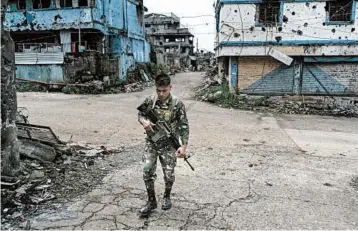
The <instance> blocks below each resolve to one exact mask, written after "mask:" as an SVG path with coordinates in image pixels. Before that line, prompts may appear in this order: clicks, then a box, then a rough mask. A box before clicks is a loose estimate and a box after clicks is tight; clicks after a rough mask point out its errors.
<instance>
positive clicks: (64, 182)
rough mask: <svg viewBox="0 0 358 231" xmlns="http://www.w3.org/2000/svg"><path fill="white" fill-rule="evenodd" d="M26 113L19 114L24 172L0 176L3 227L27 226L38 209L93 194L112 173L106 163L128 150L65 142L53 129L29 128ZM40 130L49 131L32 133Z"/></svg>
mask: <svg viewBox="0 0 358 231" xmlns="http://www.w3.org/2000/svg"><path fill="white" fill-rule="evenodd" d="M23 111H24V109H23V108H21V110H19V111H18V113H17V119H18V120H17V121H18V124H19V131H20V132H19V133H18V140H19V141H20V142H19V146H20V147H19V148H20V157H21V171H20V173H19V174H18V176H16V177H10V176H4V175H3V176H1V208H2V225H4V224H7V225H8V224H18V223H19V222H25V221H26V217H27V216H28V215H29V214H33V213H34V212H36V211H38V209H39V207H38V206H39V205H41V206H44V207H46V206H50V204H47V203H46V202H51V201H53V202H52V203H55V202H56V203H60V202H65V201H67V200H69V199H70V198H72V197H75V196H77V195H80V194H82V193H84V192H86V191H89V190H91V189H92V188H93V187H95V186H96V185H97V184H98V183H99V182H100V181H101V180H102V178H103V177H104V176H105V175H106V174H107V172H108V170H109V169H107V168H106V165H104V162H103V161H104V159H105V158H106V157H107V156H110V155H114V154H118V153H121V152H123V151H124V148H125V147H105V146H95V145H90V144H86V143H84V142H82V143H74V142H69V143H66V142H62V141H61V140H59V139H58V138H57V136H56V135H55V134H54V133H53V131H52V130H51V128H48V127H45V126H39V125H33V124H29V123H28V117H27V116H26V115H24V114H23ZM25 121H27V123H23V122H25ZM39 127H40V128H48V129H49V130H47V132H44V130H43V129H33V128H39ZM24 134H27V135H28V136H27V137H26V136H25V135H24ZM54 137H56V139H54ZM96 163H98V164H96ZM96 165H100V167H99V166H96Z"/></svg>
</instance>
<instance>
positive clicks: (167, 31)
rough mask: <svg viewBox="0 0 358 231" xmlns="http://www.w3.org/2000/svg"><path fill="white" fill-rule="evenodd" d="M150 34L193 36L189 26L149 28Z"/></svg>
mask: <svg viewBox="0 0 358 231" xmlns="http://www.w3.org/2000/svg"><path fill="white" fill-rule="evenodd" d="M147 34H148V35H182V36H186V35H187V36H193V35H192V34H191V33H190V31H189V29H188V28H179V29H159V30H147Z"/></svg>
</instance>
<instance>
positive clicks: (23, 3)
mask: <svg viewBox="0 0 358 231" xmlns="http://www.w3.org/2000/svg"><path fill="white" fill-rule="evenodd" d="M17 9H19V10H25V9H26V0H19V1H18V5H17Z"/></svg>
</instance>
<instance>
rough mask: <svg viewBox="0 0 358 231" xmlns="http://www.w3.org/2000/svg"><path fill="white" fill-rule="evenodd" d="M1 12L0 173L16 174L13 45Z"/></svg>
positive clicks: (17, 148)
mask: <svg viewBox="0 0 358 231" xmlns="http://www.w3.org/2000/svg"><path fill="white" fill-rule="evenodd" d="M4 17H5V16H4V12H1V25H2V29H1V45H2V46H1V174H2V175H7V176H16V175H17V174H18V172H19V170H20V154H19V141H18V139H17V127H16V111H17V97H16V89H15V45H14V42H13V40H12V39H11V37H10V33H9V32H8V31H4V30H3V28H4V27H3V20H4Z"/></svg>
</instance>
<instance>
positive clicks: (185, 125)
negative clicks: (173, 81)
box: [138, 95, 189, 145]
mask: <svg viewBox="0 0 358 231" xmlns="http://www.w3.org/2000/svg"><path fill="white" fill-rule="evenodd" d="M144 104H146V105H148V106H150V107H151V108H154V110H155V111H156V112H157V113H158V115H160V116H162V118H163V119H165V121H166V122H167V124H168V125H170V127H171V129H172V132H174V134H176V135H177V137H178V138H179V139H180V140H181V143H182V145H187V144H188V140H189V122H188V119H187V116H186V110H185V105H184V103H183V102H182V101H181V100H180V99H178V98H176V97H175V96H173V95H169V97H168V99H166V100H164V101H160V100H157V97H156V95H153V96H149V97H147V98H146V99H145V100H144ZM143 120H148V119H147V117H146V115H145V114H144V113H142V112H139V113H138V121H139V122H140V123H142V121H143ZM154 130H155V128H154ZM154 134H155V133H153V132H147V136H148V138H150V136H153V135H154ZM148 140H149V139H148Z"/></svg>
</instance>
